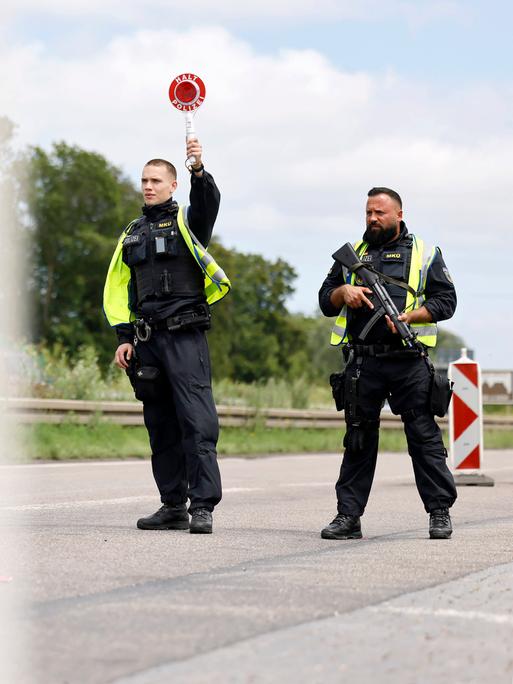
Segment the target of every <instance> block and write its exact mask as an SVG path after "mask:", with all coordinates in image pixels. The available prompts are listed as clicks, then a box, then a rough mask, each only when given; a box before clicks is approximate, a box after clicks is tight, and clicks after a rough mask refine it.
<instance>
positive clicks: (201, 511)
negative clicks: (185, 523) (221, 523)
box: [190, 508, 212, 534]
mask: <svg viewBox="0 0 513 684" xmlns="http://www.w3.org/2000/svg"><path fill="white" fill-rule="evenodd" d="M190 533H191V534H212V513H211V512H210V511H209V510H208V509H207V508H195V509H194V510H193V511H191V528H190Z"/></svg>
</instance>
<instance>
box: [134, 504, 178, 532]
mask: <svg viewBox="0 0 513 684" xmlns="http://www.w3.org/2000/svg"><path fill="white" fill-rule="evenodd" d="M137 527H138V528H139V529H140V530H188V529H189V514H188V513H187V509H186V507H185V504H180V505H178V506H172V505H171V504H164V505H163V506H162V507H161V508H159V510H158V511H157V512H156V513H154V514H153V515H149V516H148V517H147V518H139V520H138V521H137Z"/></svg>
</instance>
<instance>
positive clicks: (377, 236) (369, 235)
mask: <svg viewBox="0 0 513 684" xmlns="http://www.w3.org/2000/svg"><path fill="white" fill-rule="evenodd" d="M396 233H397V226H395V225H394V226H388V228H372V227H371V226H367V228H366V230H365V233H364V234H363V240H364V242H368V243H369V245H370V246H371V247H379V246H380V245H385V244H386V243H387V242H390V240H392V239H393V238H394V237H395V236H396Z"/></svg>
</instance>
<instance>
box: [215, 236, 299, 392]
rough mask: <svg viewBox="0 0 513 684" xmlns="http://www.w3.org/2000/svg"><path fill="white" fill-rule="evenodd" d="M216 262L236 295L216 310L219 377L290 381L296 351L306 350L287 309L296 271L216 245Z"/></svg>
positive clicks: (244, 379) (289, 267)
mask: <svg viewBox="0 0 513 684" xmlns="http://www.w3.org/2000/svg"><path fill="white" fill-rule="evenodd" d="M210 249H211V251H212V253H213V254H214V255H215V257H216V260H218V261H219V263H220V264H222V266H223V269H224V270H225V271H226V272H227V273H228V275H229V277H230V280H231V282H232V286H233V289H232V291H231V292H230V294H229V295H228V296H227V297H226V299H224V300H223V301H222V302H221V303H219V304H217V305H216V306H215V307H213V316H212V318H213V330H212V332H211V333H210V347H211V354H212V359H213V368H214V373H215V375H216V377H218V378H221V377H230V378H233V379H237V380H240V381H242V382H254V381H265V380H267V379H268V378H270V377H288V376H289V375H290V372H291V370H292V368H293V365H294V364H293V353H294V349H297V348H299V349H301V348H302V347H303V346H304V334H303V331H302V330H301V329H300V328H298V326H297V325H296V323H295V320H294V317H292V316H291V315H290V314H289V312H288V311H287V308H286V300H287V297H289V296H290V294H292V292H293V286H292V284H293V281H294V279H295V277H296V274H295V271H294V269H293V268H292V266H290V265H289V264H288V263H287V262H285V261H283V259H277V260H276V261H268V260H266V259H264V257H262V256H260V255H259V254H245V253H242V252H237V251H236V250H233V249H232V250H230V249H227V248H225V247H223V246H222V245H221V244H220V243H219V242H218V241H216V240H213V241H212V244H211V247H210Z"/></svg>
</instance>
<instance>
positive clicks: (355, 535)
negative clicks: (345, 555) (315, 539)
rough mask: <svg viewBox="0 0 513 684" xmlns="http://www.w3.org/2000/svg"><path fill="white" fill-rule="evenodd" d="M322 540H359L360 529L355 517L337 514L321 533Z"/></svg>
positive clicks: (358, 519)
mask: <svg viewBox="0 0 513 684" xmlns="http://www.w3.org/2000/svg"><path fill="white" fill-rule="evenodd" d="M321 537H322V538H323V539H361V538H362V528H361V525H360V518H359V517H358V516H357V515H346V513H339V514H338V515H337V517H336V518H335V519H334V520H333V521H332V522H330V524H329V525H328V527H325V528H324V529H323V530H322V532H321Z"/></svg>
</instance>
